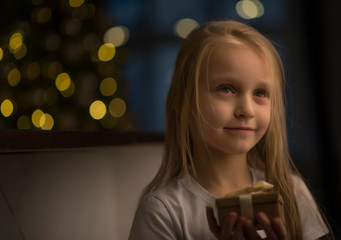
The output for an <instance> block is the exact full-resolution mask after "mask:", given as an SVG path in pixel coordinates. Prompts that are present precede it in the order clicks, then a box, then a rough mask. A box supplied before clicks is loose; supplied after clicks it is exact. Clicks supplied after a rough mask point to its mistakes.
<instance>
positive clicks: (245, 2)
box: [236, 0, 264, 19]
mask: <svg viewBox="0 0 341 240" xmlns="http://www.w3.org/2000/svg"><path fill="white" fill-rule="evenodd" d="M236 11H237V13H238V15H239V16H240V17H242V18H244V19H252V18H258V17H261V16H262V15H263V14H264V6H263V4H262V3H261V2H260V1H258V0H241V1H239V2H237V3H236Z"/></svg>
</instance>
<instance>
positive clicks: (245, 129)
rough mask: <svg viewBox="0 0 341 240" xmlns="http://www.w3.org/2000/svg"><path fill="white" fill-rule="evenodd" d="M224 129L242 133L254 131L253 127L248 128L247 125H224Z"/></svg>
mask: <svg viewBox="0 0 341 240" xmlns="http://www.w3.org/2000/svg"><path fill="white" fill-rule="evenodd" d="M224 130H228V131H231V132H233V133H237V134H242V135H247V134H250V133H252V132H254V131H255V129H253V128H249V127H232V128H229V127H225V128H224Z"/></svg>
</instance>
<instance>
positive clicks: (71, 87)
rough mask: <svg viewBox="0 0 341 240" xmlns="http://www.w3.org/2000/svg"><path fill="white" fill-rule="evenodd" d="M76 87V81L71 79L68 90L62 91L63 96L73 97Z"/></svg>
mask: <svg viewBox="0 0 341 240" xmlns="http://www.w3.org/2000/svg"><path fill="white" fill-rule="evenodd" d="M75 89H76V86H75V83H74V82H73V81H72V80H71V81H70V85H69V87H68V88H67V89H66V90H64V91H61V92H60V94H61V95H62V96H63V97H65V98H68V97H71V96H72V95H73V94H74V92H75Z"/></svg>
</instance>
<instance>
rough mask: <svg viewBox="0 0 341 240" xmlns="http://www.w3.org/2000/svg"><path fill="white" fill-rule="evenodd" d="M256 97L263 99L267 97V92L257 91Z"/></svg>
mask: <svg viewBox="0 0 341 240" xmlns="http://www.w3.org/2000/svg"><path fill="white" fill-rule="evenodd" d="M255 96H256V97H261V98H263V97H265V92H264V91H257V92H255Z"/></svg>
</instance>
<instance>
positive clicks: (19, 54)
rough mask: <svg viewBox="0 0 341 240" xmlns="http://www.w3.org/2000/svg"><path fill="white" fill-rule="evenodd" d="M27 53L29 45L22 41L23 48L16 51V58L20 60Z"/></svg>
mask: <svg viewBox="0 0 341 240" xmlns="http://www.w3.org/2000/svg"><path fill="white" fill-rule="evenodd" d="M26 53H27V47H26V45H25V43H22V45H21V48H20V49H19V50H18V51H15V52H14V57H15V59H17V60H19V59H22V58H24V57H25V56H26Z"/></svg>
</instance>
